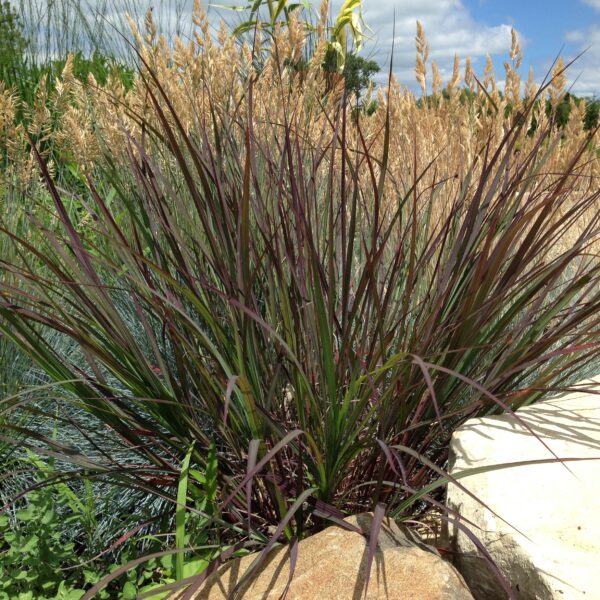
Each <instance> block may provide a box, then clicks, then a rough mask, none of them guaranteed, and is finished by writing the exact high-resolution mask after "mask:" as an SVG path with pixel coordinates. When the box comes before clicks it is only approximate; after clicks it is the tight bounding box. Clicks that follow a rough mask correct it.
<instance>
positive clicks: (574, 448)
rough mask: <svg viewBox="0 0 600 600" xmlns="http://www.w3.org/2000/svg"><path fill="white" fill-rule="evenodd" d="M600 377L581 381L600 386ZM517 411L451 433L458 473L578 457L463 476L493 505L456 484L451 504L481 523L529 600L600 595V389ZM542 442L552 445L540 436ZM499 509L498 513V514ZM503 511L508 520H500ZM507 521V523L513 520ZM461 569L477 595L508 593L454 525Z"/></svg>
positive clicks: (482, 535) (582, 599)
mask: <svg viewBox="0 0 600 600" xmlns="http://www.w3.org/2000/svg"><path fill="white" fill-rule="evenodd" d="M599 383H600V378H597V379H596V380H591V381H589V382H583V383H581V384H578V385H580V386H585V387H587V388H588V389H589V388H591V387H596V389H597V390H598V391H600V387H597V386H598V384H599ZM517 414H518V416H519V418H520V419H522V421H523V422H525V423H527V424H528V425H529V426H530V428H531V429H532V430H533V431H534V432H535V434H536V435H537V436H538V438H539V439H538V438H536V437H535V436H534V435H532V433H531V432H530V431H528V430H527V429H526V427H525V426H524V425H523V424H522V423H520V422H518V421H517V419H516V418H515V416H511V415H503V416H499V417H486V418H483V419H472V420H470V421H468V422H467V423H466V424H465V425H464V426H463V427H461V428H460V429H459V430H457V431H456V432H455V433H454V435H453V438H452V443H451V453H450V456H451V458H450V469H451V473H453V474H457V473H460V472H461V471H463V470H465V469H470V468H474V467H482V466H486V465H495V464H500V463H514V462H518V461H527V460H535V459H554V457H553V455H552V452H554V453H555V454H556V455H557V456H558V457H560V458H562V459H568V458H583V459H585V460H583V461H577V462H563V463H558V462H554V463H552V464H542V465H527V466H515V467H511V468H509V469H503V470H496V471H491V472H487V473H483V474H477V475H473V476H469V477H466V478H463V479H460V483H462V484H463V485H464V486H465V487H467V488H468V489H469V490H470V491H471V492H472V493H474V494H475V495H476V496H477V497H478V498H479V499H480V500H481V501H482V502H484V503H485V504H486V505H487V507H488V508H485V507H483V506H482V505H481V504H479V503H478V502H476V501H475V500H473V499H472V498H471V497H470V496H469V495H468V494H467V493H465V492H464V491H462V490H460V489H459V488H458V487H457V486H456V485H454V484H452V483H451V484H449V486H448V499H447V504H448V506H449V507H450V508H452V509H454V510H456V511H458V512H459V513H460V514H461V515H462V517H464V518H465V519H468V520H470V521H472V522H474V523H475V524H477V525H478V527H480V528H481V529H480V530H474V533H475V534H476V535H477V537H479V539H480V540H481V541H482V542H483V543H484V544H485V546H486V547H487V549H488V550H489V552H490V553H491V555H492V556H493V558H494V560H495V561H496V563H497V564H498V566H499V567H500V568H501V569H502V570H503V571H504V572H505V574H506V575H507V577H508V579H509V580H510V582H511V585H512V587H513V590H514V592H515V595H516V597H517V598H519V599H523V600H552V599H554V598H560V599H562V600H598V599H600V583H599V581H600V579H599V575H600V460H599V459H600V395H596V394H594V393H590V392H583V391H581V392H580V391H578V392H571V393H568V394H565V395H563V396H561V397H558V398H556V399H550V400H547V401H544V402H540V403H538V404H536V405H534V406H531V407H526V408H522V409H520V410H519V411H517ZM540 439H541V440H543V441H544V442H545V443H546V444H547V446H548V447H549V448H550V449H551V450H552V452H551V451H550V450H548V449H547V448H546V447H544V445H543V444H542V443H541V442H540ZM492 511H493V512H495V513H497V515H498V516H495V515H494V514H493V512H492ZM499 517H501V518H499ZM502 519H504V520H505V521H507V522H508V524H507V523H505V522H504V521H503V520H502ZM450 535H451V537H452V538H453V539H454V543H455V550H456V551H457V552H458V558H457V565H458V566H459V569H460V570H461V571H462V573H463V575H464V576H465V579H466V580H467V583H468V584H469V586H470V587H471V590H472V592H473V594H474V596H475V597H476V598H478V599H479V600H495V599H496V598H498V599H500V598H502V599H503V598H506V593H505V592H502V591H500V588H499V585H498V583H497V580H496V579H494V577H493V576H491V575H490V574H489V572H487V568H486V564H485V563H484V562H483V561H482V559H480V558H477V557H476V556H474V554H475V546H474V545H473V543H472V542H471V541H470V540H469V539H468V538H467V536H466V535H465V534H464V533H461V532H460V531H459V530H457V529H453V530H452V531H450Z"/></svg>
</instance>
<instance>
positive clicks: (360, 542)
mask: <svg viewBox="0 0 600 600" xmlns="http://www.w3.org/2000/svg"><path fill="white" fill-rule="evenodd" d="M348 520H349V521H350V522H352V523H353V524H354V525H358V526H359V527H360V528H361V529H362V530H363V531H365V532H368V531H370V524H371V521H372V516H371V515H370V514H363V515H359V516H357V517H351V518H350V519H348ZM367 535H368V533H367ZM423 547H424V544H422V543H421V542H419V541H417V540H416V539H415V538H414V537H413V535H411V534H410V532H408V531H407V530H404V529H401V528H399V527H398V526H397V525H396V524H395V523H394V522H392V521H390V520H386V521H385V523H384V526H383V527H382V531H381V533H380V536H379V550H378V551H377V553H376V555H375V559H374V561H373V567H372V570H371V578H370V582H369V593H368V598H369V599H370V600H383V599H386V600H400V599H401V600H472V598H473V597H472V596H471V594H470V592H469V591H468V589H467V587H466V586H465V583H464V581H463V580H462V578H461V577H460V575H458V573H457V572H456V571H455V569H454V568H453V567H452V566H451V565H450V564H448V563H447V562H445V561H444V560H442V559H441V558H440V557H439V556H438V555H437V553H436V552H435V551H428V550H426V549H423ZM367 555H368V550H367V541H366V539H365V538H364V537H363V536H361V535H360V534H358V533H355V532H352V531H347V530H345V529H343V528H341V527H338V526H332V527H329V528H327V529H325V530H324V531H322V532H321V533H318V534H316V535H314V536H311V537H309V538H307V539H305V540H303V541H302V542H300V544H299V545H298V560H297V563H296V569H295V572H294V577H293V579H292V582H291V585H290V588H289V591H288V594H287V599H288V600H316V599H319V600H360V599H361V598H363V596H362V595H361V591H362V589H363V585H364V579H365V572H366V563H367ZM254 558H256V554H253V555H249V556H245V557H243V558H241V559H235V560H233V561H230V562H227V563H225V564H224V565H223V566H222V567H221V568H220V569H219V570H218V571H217V572H216V573H215V574H213V575H211V576H210V577H209V578H208V580H207V582H206V584H205V585H204V587H203V589H202V590H201V591H200V592H198V594H197V595H196V596H195V600H225V599H229V598H231V597H232V596H231V591H232V589H233V587H234V586H235V584H236V583H237V581H239V579H240V577H241V576H242V575H243V573H244V572H245V570H246V569H247V568H248V566H249V565H250V563H252V561H253V560H254ZM289 567H290V561H289V550H288V548H287V547H280V548H278V549H276V550H275V551H273V552H271V553H270V556H269V557H268V559H267V561H266V562H265V564H264V565H263V566H261V568H260V571H259V572H258V573H257V575H255V576H254V577H253V578H252V579H251V581H250V584H249V585H248V586H247V587H245V588H244V589H243V590H242V591H243V598H244V599H245V600H259V599H260V600H278V599H279V597H280V596H281V594H282V592H283V591H284V589H285V586H286V584H287V581H288V576H289ZM238 597H242V596H238Z"/></svg>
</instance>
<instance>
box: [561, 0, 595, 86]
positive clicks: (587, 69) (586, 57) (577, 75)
mask: <svg viewBox="0 0 600 600" xmlns="http://www.w3.org/2000/svg"><path fill="white" fill-rule="evenodd" d="M595 2H596V4H597V5H598V6H599V7H600V0H595ZM565 39H566V40H567V41H570V42H575V43H577V45H578V51H577V52H576V53H575V54H574V55H573V56H570V57H567V59H573V58H575V56H576V55H577V54H578V53H579V52H584V51H585V52H584V53H583V55H582V56H580V57H579V58H578V59H577V60H576V61H575V63H574V64H573V65H571V67H569V69H568V71H567V79H568V80H569V81H570V82H571V83H572V85H573V88H572V89H573V93H575V94H577V95H580V96H597V95H599V94H600V24H594V25H590V26H589V27H588V28H587V29H581V30H577V31H571V32H569V33H568V34H567V35H566V36H565Z"/></svg>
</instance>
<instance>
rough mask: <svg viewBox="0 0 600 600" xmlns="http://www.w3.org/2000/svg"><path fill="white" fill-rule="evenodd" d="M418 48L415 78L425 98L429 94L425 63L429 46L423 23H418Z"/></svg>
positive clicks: (416, 40) (416, 39)
mask: <svg viewBox="0 0 600 600" xmlns="http://www.w3.org/2000/svg"><path fill="white" fill-rule="evenodd" d="M415 42H416V46H417V60H416V64H415V76H416V78H417V82H418V83H419V85H420V86H421V92H422V94H423V96H425V95H426V94H427V81H426V79H427V67H426V66H425V63H426V62H427V58H428V57H429V45H428V44H427V38H426V37H425V30H424V29H423V25H421V21H417V36H416V38H415Z"/></svg>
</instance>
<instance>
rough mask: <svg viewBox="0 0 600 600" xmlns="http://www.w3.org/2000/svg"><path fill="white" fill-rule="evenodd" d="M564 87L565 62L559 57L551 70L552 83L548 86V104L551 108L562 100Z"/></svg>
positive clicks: (565, 83) (565, 79)
mask: <svg viewBox="0 0 600 600" xmlns="http://www.w3.org/2000/svg"><path fill="white" fill-rule="evenodd" d="M566 85H567V77H566V75H565V61H564V60H563V58H562V56H559V57H558V60H557V61H556V65H555V66H554V69H553V70H552V82H551V84H550V102H551V103H552V105H553V106H555V105H556V104H558V103H559V102H560V100H561V99H562V96H563V94H564V91H565V87H566Z"/></svg>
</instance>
